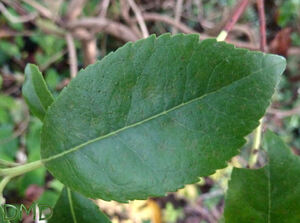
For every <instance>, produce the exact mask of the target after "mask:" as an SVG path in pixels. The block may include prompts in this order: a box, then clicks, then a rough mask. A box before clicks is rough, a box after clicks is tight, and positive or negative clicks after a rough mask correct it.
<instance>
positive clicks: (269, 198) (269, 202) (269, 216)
mask: <svg viewBox="0 0 300 223" xmlns="http://www.w3.org/2000/svg"><path fill="white" fill-rule="evenodd" d="M267 171H268V223H271V207H272V206H271V205H272V203H271V202H272V201H271V171H270V164H268V165H267Z"/></svg>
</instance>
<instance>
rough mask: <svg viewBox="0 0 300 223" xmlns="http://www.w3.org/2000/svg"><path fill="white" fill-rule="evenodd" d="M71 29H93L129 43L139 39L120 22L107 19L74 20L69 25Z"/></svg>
mask: <svg viewBox="0 0 300 223" xmlns="http://www.w3.org/2000/svg"><path fill="white" fill-rule="evenodd" d="M67 28H69V29H77V28H87V29H93V31H94V32H105V33H107V34H110V35H112V36H115V37H117V38H119V39H122V40H124V41H125V42H128V41H136V40H138V39H139V38H138V37H137V36H136V35H135V34H134V33H133V32H132V30H131V29H130V28H129V27H127V26H125V25H123V24H121V23H118V22H114V21H112V20H109V19H106V18H99V17H97V18H89V17H87V18H83V19H78V20H74V21H72V22H69V23H68V24H67Z"/></svg>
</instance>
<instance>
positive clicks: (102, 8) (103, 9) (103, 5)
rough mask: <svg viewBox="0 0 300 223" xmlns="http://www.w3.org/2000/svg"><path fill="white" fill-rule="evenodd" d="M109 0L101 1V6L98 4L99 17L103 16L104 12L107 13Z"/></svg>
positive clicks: (104, 15)
mask: <svg viewBox="0 0 300 223" xmlns="http://www.w3.org/2000/svg"><path fill="white" fill-rule="evenodd" d="M109 3H110V0H103V1H102V2H101V6H100V13H99V17H100V18H105V17H106V14H107V9H108V6H109Z"/></svg>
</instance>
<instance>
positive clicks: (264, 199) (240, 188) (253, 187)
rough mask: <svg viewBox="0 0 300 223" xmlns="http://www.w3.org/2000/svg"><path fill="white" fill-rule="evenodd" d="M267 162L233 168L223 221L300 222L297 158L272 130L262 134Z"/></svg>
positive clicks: (227, 222) (299, 169)
mask: <svg viewBox="0 0 300 223" xmlns="http://www.w3.org/2000/svg"><path fill="white" fill-rule="evenodd" d="M264 142H265V143H264V148H265V149H266V150H267V154H268V158H269V163H268V164H267V165H266V166H265V167H264V168H261V169H256V170H253V169H252V170H251V169H238V168H234V170H233V172H232V175H231V181H230V183H229V190H228V193H227V197H226V202H225V220H226V223H235V222H238V223H240V222H243V223H248V222H249V223H250V222H251V223H252V222H260V223H264V222H265V223H277V222H278V223H298V222H300V187H299V179H300V158H299V157H297V156H295V155H293V154H292V152H291V150H290V148H288V146H287V145H286V144H285V143H284V142H283V141H282V140H281V139H280V138H279V137H278V136H276V135H275V134H274V133H272V132H267V133H266V134H265V138H264Z"/></svg>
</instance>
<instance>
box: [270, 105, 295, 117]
mask: <svg viewBox="0 0 300 223" xmlns="http://www.w3.org/2000/svg"><path fill="white" fill-rule="evenodd" d="M267 113H268V114H272V115H275V116H276V117H278V118H280V119H282V118H285V117H289V116H292V115H300V106H298V107H295V108H293V109H291V110H279V109H275V108H269V109H268V111H267Z"/></svg>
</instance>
